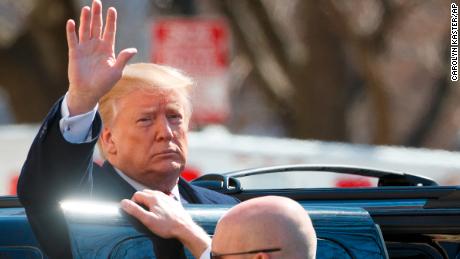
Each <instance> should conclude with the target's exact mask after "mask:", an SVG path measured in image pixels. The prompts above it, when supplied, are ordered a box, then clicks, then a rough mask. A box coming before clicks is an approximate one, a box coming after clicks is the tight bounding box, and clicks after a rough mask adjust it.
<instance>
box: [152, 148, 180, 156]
mask: <svg viewBox="0 0 460 259" xmlns="http://www.w3.org/2000/svg"><path fill="white" fill-rule="evenodd" d="M178 153H179V152H177V151H176V150H174V149H167V150H164V151H161V152H158V153H155V154H154V156H167V155H177V154H178Z"/></svg>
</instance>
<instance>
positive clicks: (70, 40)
mask: <svg viewBox="0 0 460 259" xmlns="http://www.w3.org/2000/svg"><path fill="white" fill-rule="evenodd" d="M66 35H67V45H68V46H69V50H73V49H75V47H76V46H77V44H78V39H77V34H76V33H75V22H74V20H72V19H70V20H68V21H67V24H66Z"/></svg>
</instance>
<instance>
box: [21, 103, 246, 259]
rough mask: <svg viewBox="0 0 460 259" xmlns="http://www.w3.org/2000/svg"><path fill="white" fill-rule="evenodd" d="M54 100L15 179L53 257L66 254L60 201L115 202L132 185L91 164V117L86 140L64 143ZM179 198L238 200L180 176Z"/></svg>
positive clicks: (205, 201) (210, 201) (220, 201)
mask: <svg viewBox="0 0 460 259" xmlns="http://www.w3.org/2000/svg"><path fill="white" fill-rule="evenodd" d="M61 101H62V100H60V101H58V102H57V103H56V104H55V105H54V106H53V108H52V109H51V111H50V113H49V114H48V115H47V117H46V118H45V120H44V122H43V124H42V126H41V128H40V131H39V132H38V135H37V136H36V138H35V140H34V141H33V143H32V146H31V148H30V150H29V154H28V156H27V160H26V162H25V164H24V166H23V168H22V171H21V176H20V178H19V182H18V196H19V199H20V201H21V203H22V205H23V206H24V207H25V210H26V213H27V217H28V220H29V223H30V224H31V227H32V229H33V231H34V233H35V235H36V237H37V239H38V241H39V243H40V245H41V246H42V248H43V250H44V251H45V252H46V253H47V254H48V255H49V256H50V257H52V258H69V257H71V252H70V251H71V250H70V242H69V238H68V231H67V226H66V224H65V219H64V216H63V214H62V211H61V210H60V208H59V201H61V200H63V199H66V198H69V197H72V198H75V197H81V198H94V199H98V200H108V201H120V200H121V199H124V198H131V196H132V195H133V194H134V192H135V189H134V188H133V187H132V186H131V185H130V184H128V183H127V182H126V181H125V180H123V179H122V178H121V177H120V176H119V175H118V174H117V173H116V172H115V171H114V168H113V167H112V165H111V164H110V163H108V162H106V163H104V165H103V166H102V167H100V166H99V165H97V164H95V163H93V160H92V156H93V150H94V146H95V144H96V142H97V138H98V135H99V133H100V130H101V124H102V123H101V119H100V117H99V115H97V116H96V118H95V120H94V123H93V125H92V139H91V141H90V142H88V143H82V144H72V143H69V142H67V141H66V140H65V139H64V138H63V136H62V134H61V131H60V129H59V120H60V119H61V113H60V104H61ZM179 192H180V194H181V197H182V198H184V199H185V200H186V201H188V202H189V203H203V204H236V203H237V202H238V200H236V199H235V198H232V197H230V196H227V195H223V194H220V193H217V192H214V191H211V190H208V189H204V188H200V187H198V186H193V185H191V184H189V183H187V182H186V181H184V180H183V179H179Z"/></svg>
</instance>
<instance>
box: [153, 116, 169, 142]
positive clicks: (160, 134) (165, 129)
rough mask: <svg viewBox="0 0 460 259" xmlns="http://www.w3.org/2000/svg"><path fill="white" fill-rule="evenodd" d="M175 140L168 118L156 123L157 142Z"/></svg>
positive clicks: (162, 118)
mask: <svg viewBox="0 0 460 259" xmlns="http://www.w3.org/2000/svg"><path fill="white" fill-rule="evenodd" d="M172 138H173V131H172V128H171V125H170V123H169V121H168V118H166V117H161V119H157V121H156V123H155V139H156V140H157V141H162V140H171V139H172Z"/></svg>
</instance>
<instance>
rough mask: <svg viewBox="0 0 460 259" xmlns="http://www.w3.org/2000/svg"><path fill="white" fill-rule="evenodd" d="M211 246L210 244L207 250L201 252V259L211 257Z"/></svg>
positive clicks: (209, 258)
mask: <svg viewBox="0 0 460 259" xmlns="http://www.w3.org/2000/svg"><path fill="white" fill-rule="evenodd" d="M210 255H211V247H210V246H208V247H207V248H206V250H204V252H203V253H202V254H201V256H200V259H211V256H210Z"/></svg>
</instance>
